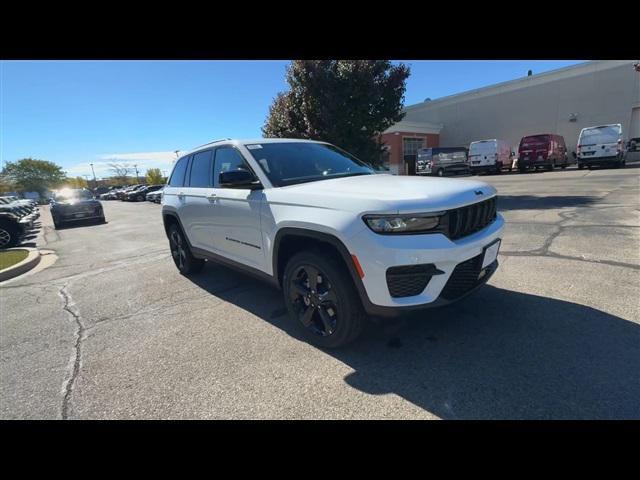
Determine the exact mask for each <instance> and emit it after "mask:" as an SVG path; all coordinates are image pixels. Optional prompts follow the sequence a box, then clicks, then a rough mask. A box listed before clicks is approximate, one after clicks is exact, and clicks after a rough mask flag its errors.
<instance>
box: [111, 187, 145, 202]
mask: <svg viewBox="0 0 640 480" xmlns="http://www.w3.org/2000/svg"><path fill="white" fill-rule="evenodd" d="M144 186H146V185H143V184H137V185H131V186H130V187H126V188H123V189H122V190H118V192H117V193H116V196H117V197H118V200H125V197H126V196H127V194H129V193H131V192H133V191H134V190H138V189H139V188H142V187H144Z"/></svg>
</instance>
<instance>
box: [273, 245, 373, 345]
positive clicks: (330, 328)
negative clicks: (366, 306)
mask: <svg viewBox="0 0 640 480" xmlns="http://www.w3.org/2000/svg"><path fill="white" fill-rule="evenodd" d="M282 286H283V293H284V301H285V304H286V306H287V310H288V312H289V316H290V317H291V319H292V321H293V323H294V325H295V327H296V329H297V330H298V331H299V332H300V333H301V335H302V336H303V337H304V338H305V339H306V340H307V341H308V342H309V343H311V344H313V345H315V346H317V347H320V348H337V347H342V346H344V345H347V344H349V343H351V342H353V341H354V340H355V339H356V338H357V337H358V336H360V334H361V333H362V331H363V329H364V327H365V325H366V316H365V313H364V310H363V308H362V304H361V302H360V298H359V296H358V293H357V291H356V288H355V285H354V284H353V280H352V278H351V276H350V275H349V272H348V271H347V269H346V267H345V266H344V265H343V264H341V263H339V262H338V261H337V260H335V259H333V258H332V257H330V256H328V255H322V254H321V252H317V251H311V252H299V253H297V254H295V255H294V256H293V257H291V259H290V260H289V261H288V262H287V266H286V268H285V271H284V276H283V280H282Z"/></svg>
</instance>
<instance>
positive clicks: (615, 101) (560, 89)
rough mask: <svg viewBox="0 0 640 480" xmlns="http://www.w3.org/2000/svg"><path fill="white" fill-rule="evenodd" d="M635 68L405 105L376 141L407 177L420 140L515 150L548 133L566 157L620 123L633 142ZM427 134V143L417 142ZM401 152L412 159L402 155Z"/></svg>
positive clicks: (573, 71)
mask: <svg viewBox="0 0 640 480" xmlns="http://www.w3.org/2000/svg"><path fill="white" fill-rule="evenodd" d="M637 63H638V61H637V60H635V61H633V60H602V61H590V62H585V63H581V64H578V65H573V66H570V67H565V68H561V69H558V70H553V71H551V72H546V73H540V74H537V75H531V76H526V77H523V78H518V79H516V80H511V81H508V82H503V83H499V84H496V85H491V86H489V87H484V88H479V89H477V90H471V91H468V92H464V93H460V94H456V95H450V96H448V97H443V98H439V99H436V100H429V101H425V102H423V103H419V104H416V105H409V106H407V107H406V108H405V109H404V111H405V112H406V116H405V118H404V119H403V120H402V121H401V122H400V123H399V124H397V125H395V126H394V127H392V128H391V129H389V130H388V131H387V132H385V133H384V134H383V136H382V138H383V140H385V139H389V141H388V142H387V143H388V144H389V145H390V147H391V148H390V149H391V150H393V149H394V147H395V149H396V150H397V149H400V148H402V149H403V151H402V152H391V163H392V164H393V163H396V164H397V165H395V167H396V168H395V169H396V170H397V171H398V173H411V171H412V165H406V164H407V163H411V162H412V161H413V158H412V156H413V155H412V154H413V153H414V152H413V150H415V148H416V145H415V143H416V141H417V140H418V139H419V138H424V143H425V144H424V145H422V146H429V147H430V146H440V147H458V146H463V147H468V146H469V144H470V143H471V142H473V141H475V140H483V139H490V138H499V139H504V140H507V141H509V142H510V143H511V145H512V146H513V148H514V149H517V146H518V144H519V142H520V139H521V138H522V137H523V136H526V135H534V134H539V133H553V134H558V135H562V136H563V137H564V139H565V142H566V145H567V149H568V150H569V152H571V151H574V150H575V147H576V141H577V139H578V134H579V133H580V130H581V129H582V128H584V127H588V126H593V125H602V124H607V123H620V124H622V128H623V134H624V138H625V140H628V139H630V138H634V137H640V72H639V71H638V70H637V69H636V68H634V64H637ZM469 75H473V70H472V69H470V71H469ZM427 131H428V132H432V135H431V136H429V137H427V135H424V133H425V132H427ZM398 132H401V133H400V135H401V136H402V137H403V141H402V142H400V141H399V140H400V139H399V138H397V137H398V135H399V133H398ZM412 133H415V134H416V135H413V136H412ZM392 135H395V136H396V138H394V139H391V136H392ZM405 145H407V146H409V148H411V152H404V149H405V148H404V147H405ZM407 154H408V155H407ZM403 163H405V165H403Z"/></svg>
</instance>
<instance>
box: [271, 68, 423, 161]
mask: <svg viewBox="0 0 640 480" xmlns="http://www.w3.org/2000/svg"><path fill="white" fill-rule="evenodd" d="M409 74H410V71H409V67H407V66H406V65H404V64H399V65H393V64H392V63H391V62H390V61H388V60H294V61H293V62H291V64H290V65H289V66H288V67H287V74H286V80H287V83H288V84H289V87H290V88H289V90H288V91H286V92H281V93H279V94H278V95H277V96H276V98H275V99H274V101H273V103H272V105H271V107H270V108H269V115H268V117H267V119H266V121H265V124H264V126H263V127H262V133H263V134H264V136H265V137H293V138H310V139H316V140H325V141H328V142H330V143H333V144H335V145H337V146H339V147H341V148H344V149H345V150H347V151H349V152H350V153H353V154H354V155H356V156H357V157H359V158H360V159H362V160H364V161H366V162H369V163H372V164H374V165H378V164H379V162H380V153H381V150H382V145H381V144H380V143H379V141H378V137H379V134H380V133H381V132H383V131H384V130H386V129H387V128H389V127H390V126H391V125H393V124H395V123H397V122H399V121H400V120H402V118H403V117H404V113H403V112H402V111H401V110H402V105H403V102H404V93H405V90H406V80H407V78H408V77H409Z"/></svg>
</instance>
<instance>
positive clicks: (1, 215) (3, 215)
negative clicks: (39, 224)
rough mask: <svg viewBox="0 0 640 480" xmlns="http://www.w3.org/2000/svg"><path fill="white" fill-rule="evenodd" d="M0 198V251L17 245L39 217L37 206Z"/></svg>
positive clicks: (11, 198) (10, 198)
mask: <svg viewBox="0 0 640 480" xmlns="http://www.w3.org/2000/svg"><path fill="white" fill-rule="evenodd" d="M14 198H15V197H0V249H1V248H11V247H15V246H16V245H18V243H19V242H20V239H21V238H22V236H23V235H24V234H25V233H26V232H27V230H29V229H30V228H31V227H32V226H33V222H34V220H36V219H37V218H38V217H39V216H40V212H39V210H38V208H37V206H35V207H34V206H33V205H31V203H30V202H28V201H27V202H26V203H25V201H20V200H14Z"/></svg>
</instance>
